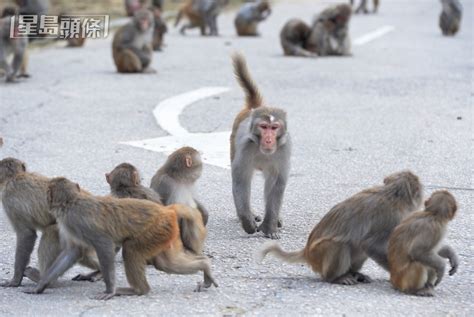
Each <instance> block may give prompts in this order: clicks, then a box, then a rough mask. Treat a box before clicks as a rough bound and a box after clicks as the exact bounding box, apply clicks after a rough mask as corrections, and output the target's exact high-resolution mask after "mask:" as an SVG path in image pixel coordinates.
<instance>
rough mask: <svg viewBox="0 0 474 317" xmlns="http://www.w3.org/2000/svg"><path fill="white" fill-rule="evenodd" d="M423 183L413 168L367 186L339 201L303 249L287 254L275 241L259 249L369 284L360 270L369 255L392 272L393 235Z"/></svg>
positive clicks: (330, 277)
mask: <svg viewBox="0 0 474 317" xmlns="http://www.w3.org/2000/svg"><path fill="white" fill-rule="evenodd" d="M422 193H423V187H422V184H421V183H420V181H419V179H418V177H417V176H416V175H414V174H413V173H411V172H409V171H403V172H399V173H395V174H392V175H390V176H388V177H386V178H385V179H384V185H382V186H377V187H373V188H369V189H366V190H364V191H362V192H360V193H358V194H355V195H354V196H352V197H350V198H348V199H346V200H345V201H343V202H341V203H339V204H337V205H335V206H334V207H333V208H332V209H331V210H330V211H329V212H328V213H327V214H326V215H325V216H324V217H323V218H322V219H321V221H320V222H319V223H318V224H317V225H316V226H315V227H314V229H313V231H312V232H311V234H310V235H309V238H308V242H307V243H306V246H305V247H304V249H302V250H299V251H294V252H285V251H283V250H282V249H281V247H280V246H279V245H278V244H276V243H273V244H268V245H266V246H265V247H263V249H262V251H261V257H262V259H263V258H264V257H265V256H266V255H267V254H268V253H273V254H274V255H276V256H277V257H278V258H280V259H282V260H284V261H286V262H290V263H298V262H299V263H307V264H309V265H310V266H311V268H312V269H313V271H314V272H315V273H319V274H320V275H321V277H322V279H323V280H324V281H326V282H329V283H335V284H343V285H354V284H357V283H370V282H371V278H370V277H368V276H366V275H364V274H362V273H360V272H359V270H360V269H361V268H362V265H363V264H364V262H365V261H366V260H367V257H370V258H371V259H372V260H374V261H375V262H376V263H378V264H379V265H380V266H382V267H383V268H384V269H385V270H387V271H388V270H389V263H388V259H387V244H388V239H389V236H390V233H391V232H392V230H393V229H394V228H395V227H396V226H397V225H398V224H399V223H400V222H401V220H402V219H403V218H404V217H405V216H407V215H409V214H410V213H411V212H413V211H415V210H417V209H418V207H419V206H420V205H421V203H422V199H423V198H422V197H423V196H422Z"/></svg>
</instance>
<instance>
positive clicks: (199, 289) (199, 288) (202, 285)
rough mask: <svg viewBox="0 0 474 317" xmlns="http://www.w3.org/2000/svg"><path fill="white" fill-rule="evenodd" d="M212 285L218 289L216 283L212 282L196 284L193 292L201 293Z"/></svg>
mask: <svg viewBox="0 0 474 317" xmlns="http://www.w3.org/2000/svg"><path fill="white" fill-rule="evenodd" d="M212 285H214V286H215V287H218V285H217V283H216V282H214V280H212V282H198V283H197V286H196V288H195V289H194V291H195V292H202V291H203V290H205V289H206V288H209V287H211V286H212Z"/></svg>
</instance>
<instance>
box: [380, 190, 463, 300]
mask: <svg viewBox="0 0 474 317" xmlns="http://www.w3.org/2000/svg"><path fill="white" fill-rule="evenodd" d="M456 210H457V207H456V200H455V199H454V197H453V195H451V194H450V193H449V192H447V191H444V190H442V191H437V192H434V193H433V194H432V195H431V197H430V198H429V199H428V200H427V201H426V202H425V210H424V211H419V212H415V213H413V214H411V215H410V216H409V217H407V218H406V219H404V220H403V222H402V223H401V224H400V225H398V226H397V227H396V228H395V230H394V231H393V233H392V234H391V236H390V240H389V243H388V261H389V266H390V281H391V282H392V285H393V286H394V287H395V288H396V289H398V290H400V291H402V292H406V293H409V294H414V295H419V296H433V292H434V287H435V286H436V285H438V284H439V282H441V279H442V278H443V275H444V270H445V266H446V265H445V259H449V262H450V264H451V270H450V271H449V275H453V274H454V273H456V271H457V268H458V265H459V259H458V257H457V255H456V253H455V252H454V251H453V249H451V247H450V246H448V245H443V237H444V235H445V233H446V227H447V225H448V222H449V221H451V220H452V219H453V217H454V215H455V214H456Z"/></svg>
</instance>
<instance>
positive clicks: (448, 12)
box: [439, 0, 462, 36]
mask: <svg viewBox="0 0 474 317" xmlns="http://www.w3.org/2000/svg"><path fill="white" fill-rule="evenodd" d="M441 4H442V5H443V11H441V15H440V16H439V27H440V28H441V31H442V32H443V35H446V36H453V35H455V34H456V33H457V32H458V31H459V27H460V26H461V17H462V5H461V3H460V2H459V0H441Z"/></svg>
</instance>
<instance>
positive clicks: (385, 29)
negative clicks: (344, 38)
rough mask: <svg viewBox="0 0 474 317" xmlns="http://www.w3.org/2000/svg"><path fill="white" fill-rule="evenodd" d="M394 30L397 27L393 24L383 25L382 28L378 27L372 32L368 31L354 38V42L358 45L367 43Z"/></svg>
mask: <svg viewBox="0 0 474 317" xmlns="http://www.w3.org/2000/svg"><path fill="white" fill-rule="evenodd" d="M393 30H395V27H394V26H392V25H385V26H382V27H381V28H379V29H377V30H375V31H373V32H370V33H367V34H365V35H362V36H359V37H358V38H356V39H355V40H354V42H353V44H354V45H356V46H358V45H364V44H367V43H369V42H372V41H373V40H375V39H377V38H379V37H381V36H384V35H385V34H387V33H390V32H392V31H393Z"/></svg>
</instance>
